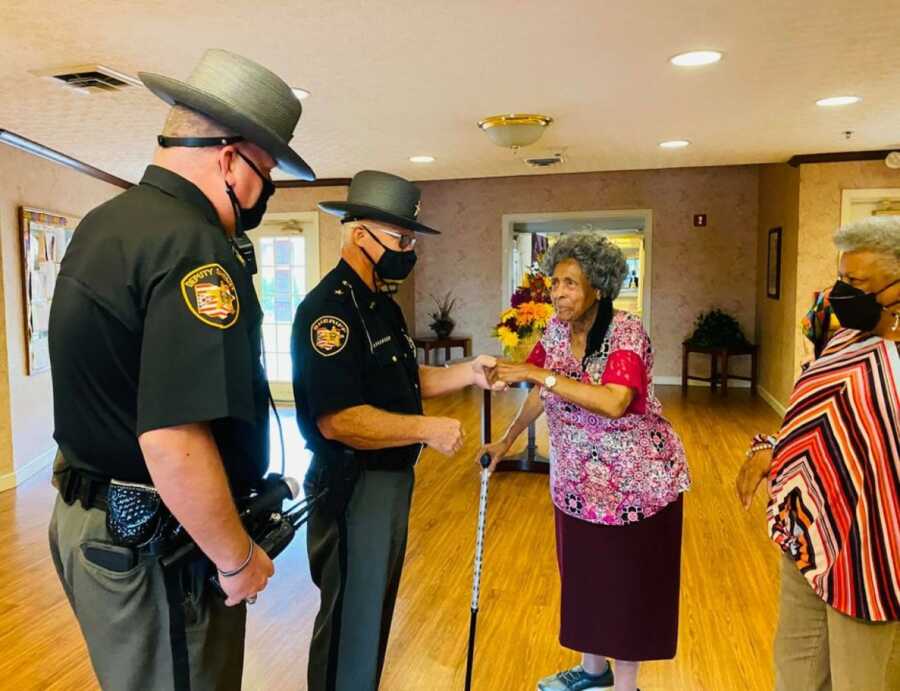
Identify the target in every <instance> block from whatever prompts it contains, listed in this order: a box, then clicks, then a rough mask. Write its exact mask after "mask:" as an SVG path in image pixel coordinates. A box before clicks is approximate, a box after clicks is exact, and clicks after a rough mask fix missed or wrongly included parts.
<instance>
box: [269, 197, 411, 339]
mask: <svg viewBox="0 0 900 691" xmlns="http://www.w3.org/2000/svg"><path fill="white" fill-rule="evenodd" d="M347 189H348V188H347V187H346V186H341V187H306V188H304V187H300V188H285V189H279V190H278V192H277V193H276V194H275V196H274V197H272V199H271V201H270V202H269V207H268V210H269V211H273V212H285V211H318V213H319V271H320V272H321V273H322V274H323V275H324V274H326V273H328V272H329V271H331V269H332V268H333V267H334V265H335V264H337V263H338V260H339V259H340V258H341V224H340V222H339V221H338V219H337V217H336V216H332V215H331V214H326V213H322V212H321V211H319V209H318V204H319V202H325V201H344V200H345V199H347ZM414 301H415V292H414V289H413V279H410V280H409V281H407V282H406V284H405V285H404V286H403V287H402V288H401V289H400V292H399V293H398V294H397V302H398V303H399V304H400V307H401V309H402V310H403V314H404V316H405V317H406V321H407V322H408V325H409V328H410V330H411V331H412V332H415V316H416V314H415V308H414Z"/></svg>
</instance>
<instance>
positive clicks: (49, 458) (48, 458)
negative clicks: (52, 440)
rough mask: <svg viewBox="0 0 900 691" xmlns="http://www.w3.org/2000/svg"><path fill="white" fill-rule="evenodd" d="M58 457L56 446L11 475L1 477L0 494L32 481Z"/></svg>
mask: <svg viewBox="0 0 900 691" xmlns="http://www.w3.org/2000/svg"><path fill="white" fill-rule="evenodd" d="M55 456H56V446H53V447H51V448H49V449H47V450H46V451H44V453H42V454H40V455H39V456H37V457H36V458H32V459H31V460H30V461H28V463H26V464H25V465H22V466H19V467H18V468H14V469H13V471H12V472H11V473H6V474H5V475H0V492H5V491H6V490H8V489H13V488H15V487H18V486H19V485H21V484H22V483H23V482H25V481H26V480H30V479H31V478H33V477H34V476H35V475H37V474H38V473H40V472H41V471H42V470H43V469H44V468H46V467H48V466H49V465H50V464H51V463H53V459H54V457H55Z"/></svg>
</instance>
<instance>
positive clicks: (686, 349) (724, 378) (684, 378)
mask: <svg viewBox="0 0 900 691" xmlns="http://www.w3.org/2000/svg"><path fill="white" fill-rule="evenodd" d="M681 347H682V355H681V391H682V393H687V387H688V380H689V379H695V380H697V381H705V382H709V385H710V388H711V389H712V390H713V391H715V390H716V389H717V388H718V386H719V385H720V384H721V385H722V395H723V396H727V395H728V380H729V379H740V380H743V381H749V382H750V393H752V394H754V395H756V383H757V377H758V374H759V367H758V362H757V360H758V358H757V355H758V354H759V346H757V345H754V344H752V343H751V344H748V345H746V346H743V347H736V346H731V347H726V348H722V347H719V346H715V347H712V346H696V345H691V344H690V343H688V342H687V341H685V342H684V343H682V344H681ZM691 353H702V354H705V355H709V376H708V377H701V376H697V375H694V374H690V368H689V364H690V356H691ZM741 355H749V356H750V376H749V377H742V376H737V375H734V374H731V373H730V372H729V364H730V360H731V358H732V357H738V356H741ZM720 360H721V369H720V362H719V361H720Z"/></svg>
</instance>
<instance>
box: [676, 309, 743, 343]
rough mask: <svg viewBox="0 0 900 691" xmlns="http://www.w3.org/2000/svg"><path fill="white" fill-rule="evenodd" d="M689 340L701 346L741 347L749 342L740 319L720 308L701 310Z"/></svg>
mask: <svg viewBox="0 0 900 691" xmlns="http://www.w3.org/2000/svg"><path fill="white" fill-rule="evenodd" d="M687 342H688V343H689V344H690V345H692V346H698V347H701V348H728V347H732V348H735V347H738V348H740V347H744V346H746V345H748V344H749V341H748V340H747V337H746V336H744V332H743V331H742V330H741V325H740V324H739V323H738V320H737V319H735V318H734V317H732V316H731V315H730V314H728V313H727V312H723V311H722V310H720V309H714V310H710V311H709V312H701V313H700V316H699V317H697V321H696V322H694V333H693V334H691V337H690V338H689V339H688V340H687Z"/></svg>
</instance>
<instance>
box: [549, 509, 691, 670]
mask: <svg viewBox="0 0 900 691" xmlns="http://www.w3.org/2000/svg"><path fill="white" fill-rule="evenodd" d="M682 507H683V499H682V497H681V496H679V497H678V499H677V500H675V501H674V502H672V503H671V504H669V505H668V506H667V507H666V508H664V509H662V510H661V511H659V512H658V513H655V514H654V515H652V516H651V517H650V518H645V519H643V520H641V521H638V522H637V523H633V524H631V525H601V524H597V523H588V522H587V521H582V520H579V519H577V518H573V517H571V516H569V515H568V514H565V513H563V512H562V511H560V510H559V509H556V555H557V559H558V561H559V575H560V581H561V584H562V605H561V616H560V630H559V642H560V643H561V644H562V645H564V646H565V647H566V648H571V649H572V650H577V651H579V652H582V653H590V654H592V655H605V656H606V657H610V658H613V659H616V660H629V661H638V660H669V659H671V658H673V657H675V649H676V648H677V645H678V597H679V590H680V581H681V521H682Z"/></svg>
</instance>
